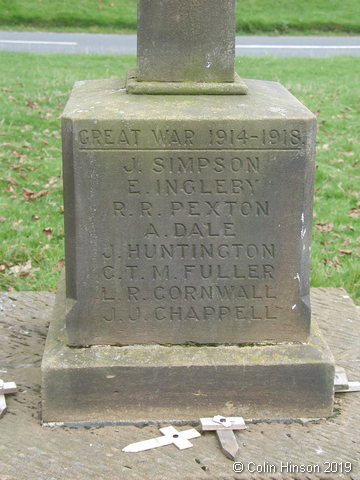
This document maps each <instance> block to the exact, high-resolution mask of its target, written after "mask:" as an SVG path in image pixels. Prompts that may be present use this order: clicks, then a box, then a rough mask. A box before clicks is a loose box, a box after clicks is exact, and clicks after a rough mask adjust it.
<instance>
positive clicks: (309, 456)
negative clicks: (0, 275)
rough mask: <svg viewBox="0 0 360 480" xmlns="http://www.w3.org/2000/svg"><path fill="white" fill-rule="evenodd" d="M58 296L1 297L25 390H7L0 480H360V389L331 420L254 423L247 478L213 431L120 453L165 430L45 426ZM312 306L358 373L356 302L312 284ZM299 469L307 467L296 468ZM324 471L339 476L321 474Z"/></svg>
mask: <svg viewBox="0 0 360 480" xmlns="http://www.w3.org/2000/svg"><path fill="white" fill-rule="evenodd" d="M53 302H54V295H53V294H52V293H48V292H40V293H39V292H11V293H5V292H4V293H0V339H1V340H0V342H1V348H0V376H1V377H2V378H3V379H4V380H6V381H10V380H15V381H16V382H17V384H18V386H19V392H18V393H17V394H16V395H12V396H7V403H8V412H7V413H6V414H5V415H4V417H3V418H2V419H1V420H0V437H1V440H0V480H23V479H24V480H25V479H26V480H92V479H97V480H102V479H104V480H105V479H106V480H115V479H116V480H132V479H135V480H144V479H147V478H151V479H152V480H170V479H171V480H176V479H181V480H184V479H185V480H186V479H188V480H190V479H191V480H193V479H196V480H197V479H200V480H202V479H214V480H215V479H217V480H234V479H236V480H245V479H247V480H251V479H257V480H260V479H264V480H265V479H266V480H280V479H281V480H290V479H294V480H295V479H296V480H315V479H322V480H340V479H347V480H350V479H351V480H359V479H360V466H359V459H360V445H359V431H360V393H348V394H338V395H337V396H336V402H335V410H334V415H333V417H332V418H330V419H327V420H319V421H315V422H308V421H304V422H297V423H292V424H281V423H257V424H249V425H248V427H249V428H248V430H247V431H243V432H238V433H236V436H237V439H238V442H239V444H240V446H241V449H240V453H239V456H238V458H237V461H239V462H242V464H243V465H244V472H243V473H242V474H240V473H238V474H236V473H234V472H233V463H232V461H230V460H228V459H226V458H225V457H224V455H223V454H222V453H221V451H220V449H219V447H218V443H217V439H216V436H215V434H213V433H206V434H204V435H202V436H201V437H200V438H197V439H195V440H193V445H194V446H193V448H190V449H188V450H184V451H180V450H177V449H176V448H175V447H174V446H167V447H162V448H159V449H157V450H151V451H148V452H143V453H138V454H134V453H133V454H131V453H123V452H122V451H121V449H122V448H123V447H124V446H125V445H127V444H129V443H132V442H135V441H139V440H143V439H147V438H151V437H153V436H158V435H159V432H158V429H157V428H156V427H154V426H150V427H144V428H138V427H119V426H113V427H111V426H108V427H102V428H77V429H71V428H59V427H57V428H50V427H42V426H41V424H40V415H41V411H40V398H41V397H40V395H41V390H40V362H41V356H42V351H43V347H44V341H45V336H46V332H47V326H48V323H49V319H50V316H51V309H52V305H53ZM312 304H313V312H314V315H313V316H314V318H317V320H318V322H319V324H320V326H321V328H322V330H323V333H324V335H325V337H326V339H327V340H328V342H329V344H330V346H331V348H332V351H333V354H334V356H335V358H336V361H337V363H338V364H339V365H341V366H343V367H345V368H346V371H347V372H348V375H349V377H350V379H354V380H355V379H359V377H360V372H359V365H360V348H359V347H360V328H359V325H360V322H359V316H358V312H357V310H356V308H355V306H354V304H353V303H352V301H351V299H350V298H349V297H348V295H347V294H346V292H345V291H344V290H342V289H313V291H312ZM239 414H240V412H239ZM178 428H179V429H183V428H187V427H178ZM252 462H253V463H252ZM281 462H283V464H284V465H283V469H284V470H285V471H283V472H282V473H281V472H280V467H281ZM287 462H291V463H287ZM326 462H334V463H332V464H331V466H330V464H327V463H326ZM344 462H350V463H351V464H352V472H351V473H341V469H343V470H344V468H345V467H346V466H348V465H347V464H344ZM300 465H305V466H306V467H307V468H308V469H310V472H309V473H307V474H305V473H304V474H295V473H294V468H295V466H298V467H299V466H300ZM316 465H318V466H319V469H320V471H321V473H319V472H317V471H316V469H317V467H316ZM238 467H239V468H240V463H239V464H238ZM327 467H328V468H331V469H332V470H337V472H338V473H333V474H331V473H324V470H325V469H326V468H327ZM286 468H287V471H286ZM256 469H258V470H259V473H256ZM254 470H255V472H254V473H253V472H252V471H254ZM274 470H276V471H275V473H273V472H274Z"/></svg>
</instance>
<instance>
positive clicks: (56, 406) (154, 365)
mask: <svg viewBox="0 0 360 480" xmlns="http://www.w3.org/2000/svg"><path fill="white" fill-rule="evenodd" d="M64 305H65V295H64V284H63V282H62V284H61V285H60V287H59V290H58V296H57V301H56V305H55V309H54V316H53V319H52V322H51V325H50V330H49V333H48V337H47V342H46V347H45V352H44V356H43V362H42V418H43V421H44V422H81V421H85V422H92V421H93V422H96V423H103V422H104V423H106V422H111V421H122V422H124V423H127V422H130V423H131V422H133V423H145V424H146V423H149V422H154V421H157V422H164V421H174V420H175V421H191V422H192V421H196V419H198V418H200V417H208V416H210V417H211V416H213V412H222V414H223V415H229V416H234V415H235V416H236V415H237V414H239V415H240V414H241V416H243V417H245V418H261V419H264V418H272V419H274V418H278V419H279V418H280V419H286V418H296V417H325V416H329V415H331V413H332V401H333V388H334V364H333V358H332V355H331V352H330V350H329V348H328V346H327V345H326V343H325V342H324V340H323V338H322V336H321V335H320V332H319V330H318V327H317V325H316V323H314V322H313V325H312V333H311V337H310V340H309V342H308V343H306V344H283V345H268V346H251V347H246V346H244V347H239V346H218V347H208V346H202V347H193V346H189V347H184V346H176V345H172V346H161V345H136V346H124V347H118V346H110V345H107V346H105V345H100V346H95V347H90V348H75V349H74V348H72V347H68V346H66V334H65V328H64V326H65V311H64Z"/></svg>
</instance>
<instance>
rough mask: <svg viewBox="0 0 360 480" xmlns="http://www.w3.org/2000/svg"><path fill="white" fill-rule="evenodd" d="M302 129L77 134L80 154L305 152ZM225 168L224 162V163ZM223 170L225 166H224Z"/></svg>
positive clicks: (103, 130) (88, 130) (96, 131)
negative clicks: (98, 151) (88, 150)
mask: <svg viewBox="0 0 360 480" xmlns="http://www.w3.org/2000/svg"><path fill="white" fill-rule="evenodd" d="M304 139H305V135H304V133H303V132H302V131H301V130H300V129H295V128H294V129H287V128H281V129H275V128H271V129H255V127H254V128H253V129H250V128H246V129H244V128H240V129H209V130H207V131H206V130H205V131H201V132H197V131H195V130H192V129H190V128H189V129H179V128H162V129H160V128H159V129H152V128H150V129H146V128H143V129H131V128H120V129H114V128H93V127H91V128H83V129H81V130H79V131H78V132H77V140H78V142H77V143H78V145H79V149H80V150H87V149H94V150H99V149H100V150H101V149H104V150H111V149H113V150H122V149H124V150H131V149H133V150H135V149H136V150H139V149H145V150H146V149H149V150H159V149H161V150H197V149H198V150H203V149H205V150H224V149H230V150H252V149H254V150H264V149H273V148H275V149H289V150H296V149H300V148H303V146H304V144H305V140H304ZM220 164H221V161H220ZM220 168H221V166H220Z"/></svg>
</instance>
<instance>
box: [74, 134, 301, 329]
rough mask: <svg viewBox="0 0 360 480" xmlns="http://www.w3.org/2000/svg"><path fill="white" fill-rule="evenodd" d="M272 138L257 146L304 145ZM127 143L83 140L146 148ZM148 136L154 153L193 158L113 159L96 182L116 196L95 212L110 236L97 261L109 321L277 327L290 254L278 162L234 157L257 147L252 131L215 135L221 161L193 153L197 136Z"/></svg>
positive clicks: (140, 155)
mask: <svg viewBox="0 0 360 480" xmlns="http://www.w3.org/2000/svg"><path fill="white" fill-rule="evenodd" d="M223 132H225V133H223ZM264 132H265V131H261V132H258V133H259V135H258V134H256V135H258V136H257V142H258V144H259V142H260V143H261V142H262V139H261V138H264V139H265V140H264V141H266V142H268V141H269V142H270V141H272V142H274V144H275V143H278V144H281V145H282V144H284V142H285V143H286V144H287V145H288V146H289V145H292V146H294V145H295V144H296V145H297V143H296V142H300V141H301V135H300V136H298V132H299V131H292V132H291V131H290V132H289V134H286V135H285V133H284V132H282V133H281V135H280V134H279V136H277V134H275V133H274V132H271V131H269V132H265V133H266V135H265V133H264ZM125 133H126V136H125V135H124V132H123V133H122V134H121V136H118V137H115V136H114V135H113V134H112V136H111V135H110V133H109V132H107V137H106V136H105V135H102V136H97V133H96V134H95V136H94V134H93V132H91V136H90V133H89V132H85V133H83V134H82V135H83V141H84V142H86V141H87V140H89V141H90V140H91V142H94V141H96V142H101V141H103V142H105V141H107V142H110V141H113V140H114V138H118V140H117V142H119V141H120V140H122V141H123V142H124V143H125V144H126V141H129V142H130V143H131V142H137V143H138V144H141V135H142V132H140V131H131V130H129V131H126V132H125ZM150 133H151V136H152V138H153V141H154V142H155V143H156V144H159V145H160V144H161V145H163V144H165V145H166V146H167V148H169V149H171V148H172V146H175V145H178V146H179V147H181V146H183V147H186V149H187V151H186V152H184V154H182V153H176V154H174V153H171V154H169V153H166V152H164V151H155V152H147V153H145V152H142V151H141V149H140V150H139V151H138V152H137V153H136V154H135V155H134V154H132V153H131V154H129V153H123V154H121V155H119V154H118V153H116V152H115V153H111V154H109V159H110V158H111V162H109V164H110V165H111V169H110V167H109V171H108V172H107V173H106V175H103V174H101V175H99V176H94V179H96V181H100V182H102V184H101V188H104V189H107V188H108V187H109V186H110V187H109V188H111V189H112V190H111V191H112V195H111V196H110V195H109V196H108V198H109V201H108V204H107V205H101V208H99V209H97V211H102V212H103V218H101V215H100V216H99V218H101V220H100V221H99V225H100V227H99V228H101V229H102V231H107V230H108V231H109V235H108V241H106V235H105V236H104V235H102V237H103V238H104V244H103V250H102V251H101V252H100V253H99V256H98V258H99V260H98V270H99V274H100V275H99V278H100V279H102V280H100V282H99V286H98V294H97V299H98V303H97V306H96V308H98V309H99V312H100V313H99V314H100V316H101V318H103V320H104V321H105V322H125V323H126V322H129V323H134V322H140V323H144V322H145V323H146V322H159V323H162V322H164V324H165V323H166V322H239V324H243V325H244V324H246V322H255V321H259V322H261V321H274V320H276V318H277V315H278V313H279V307H278V306H277V301H278V300H277V297H278V296H279V291H278V283H277V280H278V279H277V270H276V265H277V261H278V259H279V258H281V255H282V252H281V251H280V249H279V243H278V236H277V229H278V224H279V222H278V206H277V207H276V196H274V194H273V188H274V187H273V186H272V184H271V182H269V181H268V178H269V172H271V162H272V161H274V159H275V158H276V156H275V155H274V153H271V155H269V154H268V153H263V152H258V153H251V152H239V151H236V150H233V151H228V152H227V151H226V148H227V146H229V145H230V144H231V142H235V143H234V145H237V144H240V143H242V144H244V145H247V144H248V142H251V141H252V140H251V139H250V135H249V137H247V135H248V133H246V132H244V131H241V132H239V134H238V135H237V136H236V135H235V133H234V132H233V133H232V132H231V131H226V130H209V132H208V135H209V136H208V142H209V144H210V143H212V144H213V146H215V145H217V144H218V145H219V150H220V147H221V145H220V144H221V142H223V143H224V145H225V148H224V149H222V151H221V154H218V153H214V152H203V151H199V152H196V153H195V154H194V153H193V152H194V150H193V151H190V149H192V148H195V146H196V145H197V143H196V142H197V141H198V138H197V133H196V131H195V130H192V129H187V130H183V131H175V130H171V129H168V130H164V131H163V130H155V129H154V130H152V131H151V132H150ZM245 134H246V135H245ZM88 135H89V136H88ZM261 135H263V137H261ZM254 137H255V133H254ZM291 142H293V143H291ZM130 143H129V144H130ZM281 145H280V147H281ZM280 147H279V148H280ZM210 150H211V148H210ZM287 155H288V154H286V157H285V156H284V155H283V158H284V161H286V162H289V160H288V158H289V157H288V156H287ZM271 173H272V172H271ZM270 178H271V179H272V181H273V179H274V178H275V177H274V175H272V176H271V177H270ZM95 201H96V200H95ZM274 202H275V204H274ZM254 224H255V226H254ZM265 231H266V232H267V233H266V235H265V234H264V233H263V232H265ZM244 322H245V323H244Z"/></svg>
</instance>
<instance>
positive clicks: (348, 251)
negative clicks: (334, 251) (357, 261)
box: [339, 250, 352, 257]
mask: <svg viewBox="0 0 360 480" xmlns="http://www.w3.org/2000/svg"><path fill="white" fill-rule="evenodd" d="M351 254H352V251H351V250H339V255H340V257H344V256H345V255H351Z"/></svg>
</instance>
